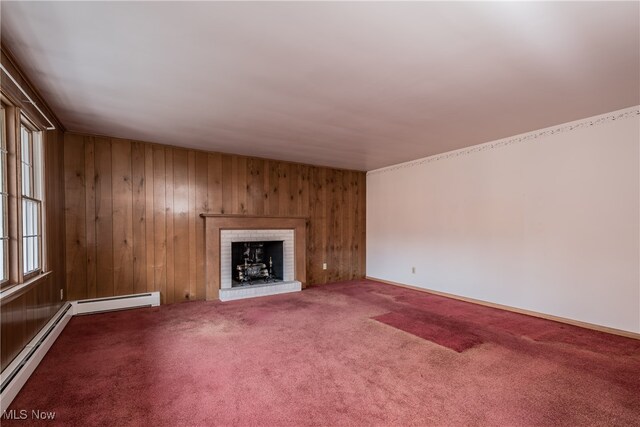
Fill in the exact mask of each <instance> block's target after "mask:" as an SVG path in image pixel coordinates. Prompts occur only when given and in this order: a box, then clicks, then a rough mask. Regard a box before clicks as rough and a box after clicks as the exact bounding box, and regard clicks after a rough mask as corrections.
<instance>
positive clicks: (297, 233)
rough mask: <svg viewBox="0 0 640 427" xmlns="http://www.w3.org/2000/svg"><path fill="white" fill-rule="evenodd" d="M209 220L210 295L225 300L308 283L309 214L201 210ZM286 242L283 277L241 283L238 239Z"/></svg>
mask: <svg viewBox="0 0 640 427" xmlns="http://www.w3.org/2000/svg"><path fill="white" fill-rule="evenodd" d="M201 217H203V218H204V221H205V261H206V298H207V300H216V299H220V300H222V301H226V300H231V299H239V298H249V297H256V296H262V295H272V294H275V293H283V292H292V291H296V290H300V289H301V288H304V287H305V285H306V231H307V227H306V226H307V218H302V217H275V216H249V215H215V214H201ZM269 241H278V242H282V248H283V250H282V252H283V255H282V268H283V271H282V273H281V275H282V277H281V278H278V279H279V280H273V281H261V280H256V281H252V282H251V284H250V286H245V285H249V284H248V283H243V284H242V285H243V286H238V285H239V284H238V283H237V280H236V281H235V286H234V280H233V271H232V270H233V268H234V266H233V265H232V264H233V262H232V244H233V243H234V242H269Z"/></svg>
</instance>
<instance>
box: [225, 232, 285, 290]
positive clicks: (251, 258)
mask: <svg viewBox="0 0 640 427" xmlns="http://www.w3.org/2000/svg"><path fill="white" fill-rule="evenodd" d="M283 244H284V241H283V240H270V241H263V242H233V243H231V286H232V287H237V286H250V285H260V284H264V283H272V282H280V281H282V280H283V279H284V270H283V252H284V250H283V249H284V246H283Z"/></svg>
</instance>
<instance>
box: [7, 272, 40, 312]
mask: <svg viewBox="0 0 640 427" xmlns="http://www.w3.org/2000/svg"><path fill="white" fill-rule="evenodd" d="M50 275H51V272H50V271H47V272H45V273H40V274H38V275H37V276H34V277H31V278H29V279H28V280H27V281H26V282H24V283H20V284H17V285H13V286H11V287H9V288H7V289H4V290H3V291H0V303H2V304H5V303H7V302H9V301H10V300H13V299H15V298H17V297H19V296H20V295H22V294H24V293H25V292H27V291H28V290H29V289H31V288H32V287H33V286H35V285H36V284H37V283H40V282H41V281H43V280H44V279H46V278H47V277H48V276H50Z"/></svg>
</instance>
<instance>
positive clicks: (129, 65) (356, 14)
mask: <svg viewBox="0 0 640 427" xmlns="http://www.w3.org/2000/svg"><path fill="white" fill-rule="evenodd" d="M639 5H640V3H638V2H627V3H619V2H585V3H582V2H569V3H566V2H562V3H554V2H550V3H549V2H545V3H418V2H412V3H392V2H381V3H368V2H355V3H346V2H345V3H336V2H328V3H317V2H313V3H309V2H300V3H287V2H273V3H271V2H255V3H254V2H219V3H205V2H198V3H191V2H190V3H182V2H166V3H153V2H141V3H116V2H106V3H104V2H101V3H94V2H80V3H77V2H76V3H74V2H53V3H49V2H45V3H34V2H6V1H3V2H2V33H1V34H2V38H3V43H5V44H6V45H7V46H8V48H9V49H10V50H11V51H12V52H13V53H14V55H15V56H16V57H17V59H18V61H19V62H20V63H21V65H22V66H23V68H24V69H25V72H26V73H27V75H28V76H29V77H30V78H31V79H32V80H33V82H34V83H35V84H36V86H37V87H38V88H39V89H40V90H41V93H42V94H43V96H44V97H45V99H47V100H48V102H49V104H50V105H51V107H52V108H53V110H54V111H55V112H56V114H57V116H58V118H59V119H60V120H61V121H62V122H63V124H64V125H65V127H67V129H68V130H71V131H78V132H87V133H95V134H104V135H110V136H117V137H123V138H131V139H139V140H145V141H153V142H159V143H165V144H171V145H177V146H185V147H191V148H200V149H205V150H212V151H222V152H228V153H238V154H246V155H252V156H259V157H267V158H275V159H282V160H291V161H296V162H303V163H311V164H319V165H329V166H334V167H341V168H349V169H358V170H371V169H375V168H379V167H382V166H387V165H391V164H395V163H399V162H403V161H407V160H412V159H416V158H420V157H424V156H427V155H431V154H436V153H441V152H444V151H448V150H452V149H457V148H461V147H464V146H469V145H473V144H478V143H482V142H486V141H490V140H494V139H498V138H502V137H507V136H511V135H515V134H518V133H522V132H526V131H531V130H535V129H539V128H542V127H547V126H551V125H555V124H560V123H564V122H567V121H571V120H575V119H579V118H584V117H588V116H591V115H595V114H600V113H604V112H608V111H613V110H616V109H620V108H624V107H629V106H632V105H637V104H640V24H639V22H640V18H639V16H640V9H639Z"/></svg>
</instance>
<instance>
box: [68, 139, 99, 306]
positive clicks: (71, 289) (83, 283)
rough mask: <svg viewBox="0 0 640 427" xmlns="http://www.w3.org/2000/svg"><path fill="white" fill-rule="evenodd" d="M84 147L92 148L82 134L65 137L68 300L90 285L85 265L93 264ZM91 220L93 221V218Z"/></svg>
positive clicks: (82, 292) (88, 289)
mask: <svg viewBox="0 0 640 427" xmlns="http://www.w3.org/2000/svg"><path fill="white" fill-rule="evenodd" d="M85 148H89V149H91V148H92V147H91V146H90V145H89V144H86V143H85V141H84V140H83V137H82V136H79V135H70V136H68V137H66V138H65V147H64V151H65V155H64V187H65V189H64V190H65V194H68V197H69V199H67V200H65V215H64V219H65V232H66V239H65V242H66V248H65V252H66V258H67V262H66V273H67V279H68V281H67V296H68V297H69V298H70V299H77V298H78V296H82V297H86V296H87V295H88V292H89V291H90V286H91V284H89V283H88V282H87V266H88V265H92V266H93V259H91V258H89V259H88V258H87V244H88V243H89V242H92V243H93V241H94V236H90V237H87V235H86V222H85V221H86V218H85V215H86V209H85V183H86V182H87V178H86V176H85ZM90 181H93V180H91V179H90ZM92 187H93V186H92ZM89 191H91V190H89ZM94 216H95V215H94ZM90 222H91V223H92V224H95V220H93V221H90ZM93 285H94V286H95V282H93Z"/></svg>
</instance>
